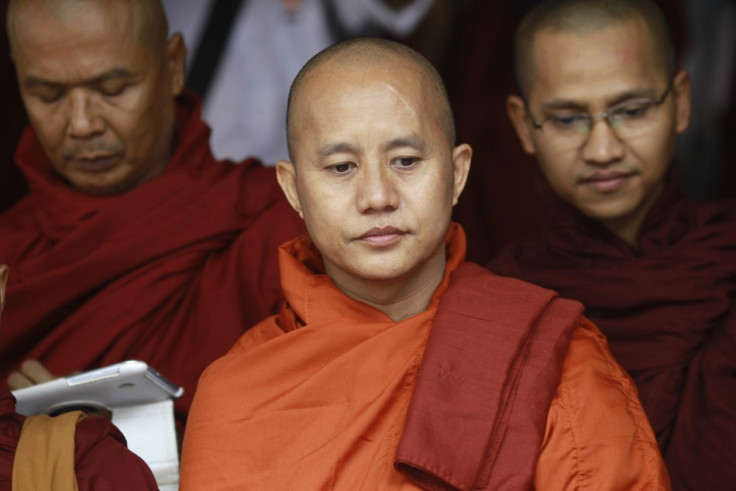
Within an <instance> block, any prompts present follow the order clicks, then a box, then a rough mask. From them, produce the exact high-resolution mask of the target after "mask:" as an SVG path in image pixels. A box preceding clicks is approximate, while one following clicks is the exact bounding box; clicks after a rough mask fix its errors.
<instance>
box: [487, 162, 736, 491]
mask: <svg viewBox="0 0 736 491" xmlns="http://www.w3.org/2000/svg"><path fill="white" fill-rule="evenodd" d="M539 181H540V186H539V188H540V191H541V196H542V202H543V205H544V207H543V208H544V210H545V211H544V213H545V214H546V222H545V225H546V228H545V234H544V237H543V240H542V241H541V242H536V243H521V244H516V245H513V246H510V247H508V248H507V249H506V250H505V251H504V252H503V253H502V254H501V255H500V256H499V257H497V258H496V259H495V260H494V261H493V262H491V264H490V269H491V270H493V271H494V272H496V273H499V274H503V275H507V276H515V277H518V278H521V279H524V280H526V281H529V282H532V283H537V284H539V285H541V286H544V287H547V288H551V289H553V290H557V291H558V292H560V294H561V295H563V296H565V297H568V298H574V299H576V300H580V301H581V302H583V304H584V305H585V308H586V315H587V316H588V317H589V318H590V319H592V320H593V321H594V322H595V323H596V324H597V325H598V326H599V327H600V329H601V331H603V333H604V334H605V335H606V336H607V337H608V341H609V343H610V347H611V352H612V353H613V354H614V356H615V357H616V359H617V360H618V361H619V363H621V365H622V366H623V367H624V368H625V369H626V370H628V372H629V373H630V374H631V376H632V377H633V378H634V380H635V381H636V384H637V386H638V389H639V394H640V398H641V402H642V405H643V406H644V409H645V411H646V412H647V415H648V416H649V418H650V420H651V423H652V427H653V429H654V431H655V433H656V435H657V440H658V442H659V445H660V448H661V449H662V453H663V454H664V457H665V460H666V463H667V465H668V468H669V471H670V474H671V476H672V484H673V487H674V488H675V489H703V490H705V489H707V490H715V489H734V486H736V484H735V483H736V204H734V203H732V202H729V203H721V204H715V203H713V204H698V203H695V202H693V201H691V200H689V199H687V198H686V197H685V196H684V195H683V194H682V193H681V191H680V188H679V186H678V184H677V182H676V179H675V177H674V176H672V175H670V176H669V177H668V179H667V181H666V185H665V189H664V191H663V192H662V194H661V195H660V197H659V198H658V200H657V201H656V203H655V204H654V205H653V207H652V209H651V210H650V212H649V214H648V216H647V217H646V219H645V222H644V224H643V229H642V232H641V237H640V240H639V248H638V250H637V249H635V248H632V247H630V246H629V245H628V244H626V243H625V242H623V241H622V240H620V239H619V238H618V237H616V236H614V235H613V234H612V233H611V232H609V231H608V230H607V229H605V228H604V227H603V226H602V225H601V224H600V223H597V222H595V221H594V220H591V219H589V218H586V217H584V216H583V215H582V214H581V213H579V212H578V211H577V210H576V209H574V208H573V207H571V206H569V205H567V204H566V203H563V202H562V201H561V200H560V199H559V198H557V197H556V196H555V195H554V194H553V192H552V190H551V189H550V188H549V186H548V185H547V184H546V183H545V182H543V180H542V179H541V178H540V180H539Z"/></svg>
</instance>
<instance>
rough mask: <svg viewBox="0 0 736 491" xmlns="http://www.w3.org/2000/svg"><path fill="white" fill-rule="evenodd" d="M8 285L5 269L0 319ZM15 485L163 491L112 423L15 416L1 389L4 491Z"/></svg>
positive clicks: (0, 268)
mask: <svg viewBox="0 0 736 491" xmlns="http://www.w3.org/2000/svg"><path fill="white" fill-rule="evenodd" d="M7 279H8V268H7V266H6V265H0V314H2V311H3V307H4V305H5V285H6V282H7ZM40 445H43V448H40V447H39V446H40ZM70 450H72V451H71V452H70ZM14 481H16V482H15V486H16V487H15V489H55V490H67V489H69V490H72V489H79V490H92V489H103V488H104V489H108V490H116V489H119V490H121V491H122V490H130V489H136V490H145V489H149V490H156V489H158V486H157V485H156V480H155V479H154V477H153V474H152V473H151V470H150V469H149V468H148V466H147V465H146V463H145V462H143V460H142V459H141V458H140V457H138V456H137V455H135V454H134V453H132V452H130V451H129V450H128V449H127V448H126V447H125V437H123V435H122V434H121V433H120V431H118V429H117V428H115V426H113V424H112V423H110V421H108V420H107V419H104V418H101V417H88V418H81V419H80V414H79V413H78V412H77V414H71V413H70V414H66V415H63V416H57V417H54V418H50V417H48V416H39V417H35V418H25V417H24V416H22V415H20V414H18V413H16V412H15V398H14V397H13V395H12V394H11V393H10V392H9V391H7V390H6V389H0V491H10V490H11V489H14V487H13V485H14V484H13V482H14ZM32 484H33V485H32ZM34 485H35V486H37V487H34ZM72 485H76V486H77V487H76V488H73V487H71V486H72ZM44 486H45V487H44Z"/></svg>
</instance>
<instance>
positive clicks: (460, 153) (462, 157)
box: [452, 143, 473, 206]
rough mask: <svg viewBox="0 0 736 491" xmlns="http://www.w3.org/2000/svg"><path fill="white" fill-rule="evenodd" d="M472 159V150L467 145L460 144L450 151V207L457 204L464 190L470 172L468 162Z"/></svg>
mask: <svg viewBox="0 0 736 491" xmlns="http://www.w3.org/2000/svg"><path fill="white" fill-rule="evenodd" d="M472 159H473V149H472V148H470V145H468V144H467V143H462V144H460V145H458V146H456V147H455V148H454V149H453V150H452V173H453V181H454V182H453V187H454V189H453V197H452V206H455V205H456V204H457V200H458V199H459V198H460V194H461V193H462V192H463V189H465V183H466V181H467V180H468V173H469V172H470V161H471V160H472Z"/></svg>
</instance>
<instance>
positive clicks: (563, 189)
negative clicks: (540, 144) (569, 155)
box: [537, 152, 575, 197]
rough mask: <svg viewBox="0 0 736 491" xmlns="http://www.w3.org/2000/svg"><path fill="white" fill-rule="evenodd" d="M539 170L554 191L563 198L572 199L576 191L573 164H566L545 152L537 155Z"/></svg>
mask: <svg viewBox="0 0 736 491" xmlns="http://www.w3.org/2000/svg"><path fill="white" fill-rule="evenodd" d="M537 162H538V165H539V170H540V171H541V172H542V175H543V176H544V177H545V179H546V180H547V182H548V183H549V185H550V186H551V187H552V189H554V191H555V192H556V193H557V194H558V195H561V196H564V197H570V196H571V195H572V193H573V192H574V189H575V174H574V166H573V164H565V163H563V162H560V159H559V158H558V159H555V158H552V157H551V156H550V155H548V154H545V153H544V152H539V153H538V154H537Z"/></svg>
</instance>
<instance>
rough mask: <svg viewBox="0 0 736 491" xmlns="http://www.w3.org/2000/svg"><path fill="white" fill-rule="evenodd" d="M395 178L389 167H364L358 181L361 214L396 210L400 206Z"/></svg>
mask: <svg viewBox="0 0 736 491" xmlns="http://www.w3.org/2000/svg"><path fill="white" fill-rule="evenodd" d="M394 181H395V176H393V175H392V173H391V169H390V168H389V166H388V165H379V164H374V165H370V164H369V165H363V166H362V168H361V172H360V176H359V179H358V203H357V204H358V209H359V211H360V212H361V213H372V212H384V211H391V210H395V209H396V208H398V206H399V195H398V193H397V189H396V183H395V182H394Z"/></svg>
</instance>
